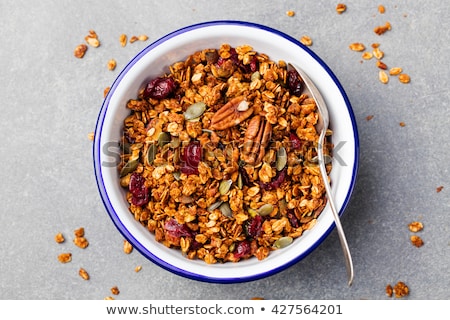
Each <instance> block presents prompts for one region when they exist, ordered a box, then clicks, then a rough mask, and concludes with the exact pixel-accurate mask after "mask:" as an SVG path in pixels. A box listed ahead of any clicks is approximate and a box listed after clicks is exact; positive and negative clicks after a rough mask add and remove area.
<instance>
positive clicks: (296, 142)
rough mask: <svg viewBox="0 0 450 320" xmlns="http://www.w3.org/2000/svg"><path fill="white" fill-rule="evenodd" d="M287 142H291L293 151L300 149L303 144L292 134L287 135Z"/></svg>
mask: <svg viewBox="0 0 450 320" xmlns="http://www.w3.org/2000/svg"><path fill="white" fill-rule="evenodd" d="M289 140H290V141H291V147H292V149H294V150H298V149H300V148H301V147H302V145H303V142H302V140H300V138H299V137H298V136H297V135H296V134H295V133H293V132H291V134H290V135H289Z"/></svg>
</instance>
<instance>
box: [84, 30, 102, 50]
mask: <svg viewBox="0 0 450 320" xmlns="http://www.w3.org/2000/svg"><path fill="white" fill-rule="evenodd" d="M84 40H86V42H87V44H88V45H90V46H91V47H94V48H97V47H99V46H100V41H99V40H98V36H97V33H96V32H95V31H94V30H89V34H88V35H87V36H85V37H84Z"/></svg>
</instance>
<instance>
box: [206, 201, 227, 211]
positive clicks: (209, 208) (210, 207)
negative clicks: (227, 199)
mask: <svg viewBox="0 0 450 320" xmlns="http://www.w3.org/2000/svg"><path fill="white" fill-rule="evenodd" d="M222 203H223V201H221V200H219V201H217V202H214V203H213V204H212V205H210V206H209V207H208V209H207V210H208V211H214V210H216V209H217V208H218V207H220V205H221V204H222Z"/></svg>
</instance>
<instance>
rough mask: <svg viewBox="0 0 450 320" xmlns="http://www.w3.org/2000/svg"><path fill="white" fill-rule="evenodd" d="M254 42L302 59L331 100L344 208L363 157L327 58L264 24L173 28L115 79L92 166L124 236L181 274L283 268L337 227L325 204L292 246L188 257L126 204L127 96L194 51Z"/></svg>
mask: <svg viewBox="0 0 450 320" xmlns="http://www.w3.org/2000/svg"><path fill="white" fill-rule="evenodd" d="M223 43H228V44H230V45H231V46H240V45H244V44H248V45H251V46H252V47H253V48H254V50H256V51H258V52H261V53H266V54H267V55H268V56H269V57H270V58H271V59H272V60H274V61H278V60H284V61H286V62H293V63H294V64H296V65H299V66H301V67H302V68H303V69H304V70H305V72H306V73H307V74H308V75H309V76H310V78H311V79H312V80H313V81H314V82H315V84H316V85H317V87H318V88H319V90H320V91H321V93H322V94H323V96H324V99H325V101H326V102H327V105H328V108H329V112H330V127H331V129H332V130H333V136H332V139H333V143H334V146H335V149H334V159H333V169H332V172H331V181H332V193H333V196H334V199H335V202H336V207H337V209H338V210H339V212H340V214H342V213H343V211H344V209H345V206H346V204H347V202H348V200H349V198H350V195H351V192H352V190H353V185H354V182H355V178H356V177H355V176H356V171H357V163H358V135H357V128H356V123H355V120H354V116H353V112H352V109H351V106H350V103H349V101H348V99H347V97H346V95H345V92H344V90H343V89H342V87H341V85H340V84H339V82H338V80H337V79H336V77H335V76H334V75H333V74H332V72H331V71H330V70H329V68H328V67H327V66H326V65H325V63H324V62H322V61H321V60H320V58H318V57H317V56H316V55H315V54H314V53H313V52H312V51H310V50H309V49H308V48H306V47H304V46H303V45H301V44H300V43H299V42H298V41H296V40H295V39H293V38H291V37H290V36H288V35H285V34H283V33H281V32H279V31H276V30H273V29H270V28H268V27H265V26H260V25H255V24H251V23H244V22H235V21H217V22H209V23H203V24H198V25H194V26H190V27H187V28H183V29H180V30H178V31H175V32H173V33H171V34H169V35H167V36H165V37H163V38H161V39H160V40H158V41H156V42H154V43H152V44H151V45H149V46H148V47H147V48H145V49H144V50H143V51H142V52H140V53H139V54H138V55H137V56H136V57H135V58H134V59H133V60H132V61H131V62H130V63H129V64H128V65H127V66H126V67H125V68H124V70H123V71H122V72H121V73H120V75H119V76H118V78H117V79H116V81H115V82H114V83H113V85H112V86H111V89H110V92H109V94H108V96H107V97H106V99H105V101H104V104H103V106H102V109H101V111H100V114H99V117H98V121H97V127H96V132H95V141H94V166H95V174H96V179H97V184H98V187H99V191H100V195H101V197H102V200H103V202H104V204H105V207H106V209H107V211H108V214H109V215H110V217H111V219H112V220H113V222H114V224H115V225H116V227H117V228H118V229H119V231H120V232H121V233H122V234H123V236H124V237H125V238H126V239H127V240H128V241H130V242H131V243H132V244H133V246H134V247H135V248H136V249H137V250H138V251H140V252H141V253H142V254H143V255H144V256H146V257H147V258H149V259H150V260H151V261H153V262H154V263H156V264H158V265H160V266H161V267H163V268H165V269H167V270H170V271H171V272H174V273H176V274H179V275H182V276H185V277H188V278H191V279H196V280H201V281H208V282H222V283H227V282H242V281H249V280H256V279H259V278H262V277H265V276H268V275H271V274H274V273H276V272H279V271H281V270H283V269H285V268H287V267H288V266H290V265H292V264H294V263H295V262H297V261H299V260H301V259H302V258H303V257H305V256H306V255H307V254H308V253H310V252H311V251H312V250H313V249H314V248H315V247H317V246H318V245H319V244H320V243H321V242H322V241H323V239H324V238H325V237H326V236H327V235H328V234H329V232H330V231H331V230H332V228H333V227H334V222H333V216H332V213H331V210H330V208H329V206H327V207H326V208H325V209H324V211H323V212H322V214H321V215H320V216H319V218H318V221H317V224H316V225H315V227H314V228H312V229H311V230H308V231H306V232H304V234H303V235H302V236H301V237H300V238H298V239H296V240H295V241H294V242H293V243H292V244H291V245H290V246H288V247H286V248H284V249H281V250H277V251H274V252H272V253H271V254H270V255H269V257H267V258H266V259H265V260H262V261H258V260H257V259H253V258H252V259H249V260H246V261H240V262H238V263H225V264H214V265H208V264H206V263H205V262H203V261H196V260H188V259H187V258H186V257H184V256H182V254H181V252H180V251H179V250H173V249H168V248H166V247H165V246H163V245H162V244H160V243H158V242H156V241H155V240H154V236H153V235H152V234H151V233H150V232H148V231H147V230H146V229H145V228H144V227H143V226H141V225H140V224H139V223H138V222H137V221H135V220H134V217H133V216H132V214H131V213H130V212H129V210H128V204H127V202H126V201H125V192H124V189H123V188H122V187H120V185H119V181H118V173H117V169H116V165H117V161H118V155H119V148H118V145H117V144H118V141H119V140H120V138H121V133H122V131H121V129H122V124H123V120H124V118H125V117H126V116H127V115H129V110H127V109H126V108H125V105H126V102H127V101H128V100H129V99H131V98H136V96H137V92H138V91H139V89H140V88H141V87H142V86H143V85H144V83H146V82H147V81H148V80H150V79H152V78H154V77H156V76H159V75H161V74H163V73H166V72H167V71H168V66H169V65H171V64H173V63H174V62H177V61H182V60H185V58H186V57H187V56H188V55H190V54H192V53H193V52H195V51H198V50H202V49H206V48H219V47H220V46H221V45H222V44H223Z"/></svg>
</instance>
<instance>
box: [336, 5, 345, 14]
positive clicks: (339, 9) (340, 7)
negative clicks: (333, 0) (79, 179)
mask: <svg viewBox="0 0 450 320" xmlns="http://www.w3.org/2000/svg"><path fill="white" fill-rule="evenodd" d="M345 10H347V6H346V5H345V4H343V3H338V4H337V5H336V12H337V13H338V14H342V13H344V12H345Z"/></svg>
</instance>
